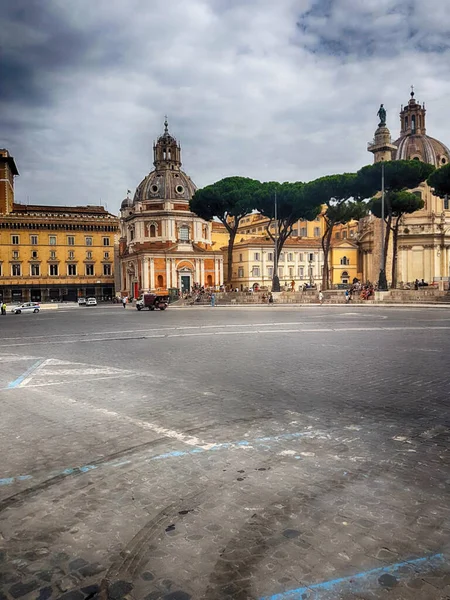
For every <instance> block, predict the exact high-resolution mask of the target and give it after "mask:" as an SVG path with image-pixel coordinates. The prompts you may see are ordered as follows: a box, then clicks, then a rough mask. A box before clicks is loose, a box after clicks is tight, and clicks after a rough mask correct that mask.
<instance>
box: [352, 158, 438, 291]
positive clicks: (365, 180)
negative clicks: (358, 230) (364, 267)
mask: <svg viewBox="0 0 450 600" xmlns="http://www.w3.org/2000/svg"><path fill="white" fill-rule="evenodd" d="M383 170H384V190H385V213H384V214H385V223H386V232H385V237H384V261H383V264H382V265H381V268H380V279H379V282H378V286H379V288H380V289H386V288H387V282H386V257H387V251H388V248H389V240H390V236H391V232H393V231H394V228H396V234H395V239H393V244H395V247H394V246H393V257H394V260H393V265H392V271H393V275H394V276H395V281H394V280H393V281H392V282H391V285H392V287H394V285H396V277H397V276H396V273H397V241H398V225H399V219H400V218H401V217H397V216H396V214H397V212H398V208H399V207H401V204H402V201H403V202H405V206H406V205H407V204H408V200H407V199H406V197H405V196H404V197H403V200H402V199H401V197H398V196H396V194H397V193H398V192H405V191H408V190H410V189H413V188H415V187H417V186H418V185H419V184H420V183H422V182H423V181H426V180H427V178H428V177H429V176H430V175H431V173H432V172H433V171H434V166H433V165H430V164H428V163H424V162H422V161H420V160H391V161H387V162H378V163H375V164H374V165H368V166H366V167H363V168H362V169H360V170H359V171H358V173H357V174H356V175H357V178H356V182H355V191H357V193H358V195H359V196H360V197H364V198H370V197H371V196H374V195H375V194H377V193H378V194H379V192H380V190H381V180H382V171H383ZM391 201H392V202H394V201H395V202H398V204H397V208H396V209H395V210H394V207H393V204H392V202H391ZM372 204H373V205H374V206H375V205H376V203H375V201H373V202H372ZM411 206H412V205H411ZM374 210H377V209H376V208H375V209H374ZM414 210H417V208H416V209H414ZM407 212H414V211H412V210H404V211H402V215H401V216H403V214H405V213H407ZM374 214H375V212H374ZM375 216H377V215H376V214H375ZM379 216H380V217H381V200H380V211H379ZM393 219H395V221H393Z"/></svg>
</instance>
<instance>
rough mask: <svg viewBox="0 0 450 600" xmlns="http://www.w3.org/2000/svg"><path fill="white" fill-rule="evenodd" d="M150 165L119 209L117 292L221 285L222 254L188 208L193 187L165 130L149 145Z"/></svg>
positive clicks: (206, 226)
mask: <svg viewBox="0 0 450 600" xmlns="http://www.w3.org/2000/svg"><path fill="white" fill-rule="evenodd" d="M153 157H154V162H153V164H154V167H155V168H154V169H153V170H152V171H151V172H150V173H149V174H148V175H147V176H146V177H145V178H144V179H143V180H142V181H141V183H140V184H139V185H138V187H137V188H136V192H135V194H134V198H133V199H131V198H129V197H127V198H126V199H125V200H124V201H123V202H122V205H121V210H120V242H119V262H120V278H121V294H122V295H123V296H125V295H127V296H130V297H133V298H137V297H138V296H139V295H140V294H141V293H143V292H146V291H161V290H169V289H177V290H178V291H179V292H180V293H184V292H187V291H189V290H190V289H191V288H192V286H193V285H194V283H196V284H199V285H201V286H205V287H211V288H217V287H218V286H220V285H221V284H223V255H222V253H221V252H220V251H217V250H213V249H212V241H211V234H212V223H208V222H207V221H204V220H203V219H200V218H199V217H198V216H197V215H195V214H194V213H192V212H191V211H190V210H189V201H190V199H191V198H192V196H193V194H194V193H195V190H196V186H195V184H194V183H193V181H192V179H191V178H190V177H189V176H188V175H186V173H184V172H183V171H182V170H181V147H180V145H179V143H178V142H177V140H176V139H175V138H174V137H173V136H172V135H171V134H170V133H169V130H168V124H167V120H166V121H165V124H164V133H163V134H162V135H161V136H160V137H159V138H158V140H157V141H156V143H155V144H154V146H153Z"/></svg>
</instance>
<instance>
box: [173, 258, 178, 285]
mask: <svg viewBox="0 0 450 600" xmlns="http://www.w3.org/2000/svg"><path fill="white" fill-rule="evenodd" d="M175 263H176V259H175V258H172V287H174V288H178V277H177V266H176V264H175Z"/></svg>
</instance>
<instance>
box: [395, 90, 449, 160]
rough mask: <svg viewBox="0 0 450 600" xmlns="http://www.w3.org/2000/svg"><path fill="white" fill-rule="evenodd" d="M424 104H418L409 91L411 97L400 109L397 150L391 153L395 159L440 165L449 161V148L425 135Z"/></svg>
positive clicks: (412, 93)
mask: <svg viewBox="0 0 450 600" xmlns="http://www.w3.org/2000/svg"><path fill="white" fill-rule="evenodd" d="M425 113H426V110H425V104H419V103H418V102H417V101H416V99H415V98H414V91H412V92H411V99H410V100H409V102H408V104H407V105H406V106H405V107H403V106H402V109H401V112H400V122H401V130H400V137H399V138H398V140H396V141H395V142H394V144H395V146H397V150H396V151H395V152H394V153H393V158H394V159H395V160H414V159H416V160H421V161H423V162H426V163H429V164H431V165H434V166H435V167H442V166H443V165H445V164H447V163H448V162H450V150H449V149H448V148H447V146H446V145H445V144H443V143H442V142H440V141H439V140H436V139H435V138H432V137H430V136H429V135H426V129H425Z"/></svg>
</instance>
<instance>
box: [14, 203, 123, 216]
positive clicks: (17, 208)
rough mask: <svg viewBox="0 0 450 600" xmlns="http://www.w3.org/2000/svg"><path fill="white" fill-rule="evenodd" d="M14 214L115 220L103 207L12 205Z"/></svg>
mask: <svg viewBox="0 0 450 600" xmlns="http://www.w3.org/2000/svg"><path fill="white" fill-rule="evenodd" d="M13 212H14V213H36V212H42V213H53V214H56V213H58V214H70V213H72V214H84V215H86V214H91V215H104V216H108V215H109V216H111V217H114V218H117V217H116V216H115V215H113V214H112V213H110V212H108V211H107V210H106V209H105V208H104V206H90V205H86V206H49V205H42V204H18V203H16V202H15V203H14V208H13Z"/></svg>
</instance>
